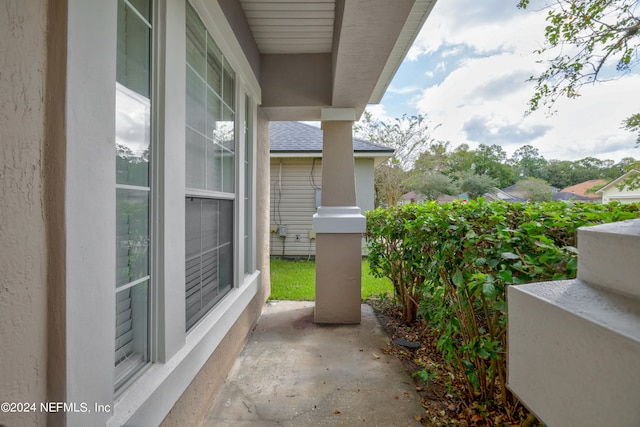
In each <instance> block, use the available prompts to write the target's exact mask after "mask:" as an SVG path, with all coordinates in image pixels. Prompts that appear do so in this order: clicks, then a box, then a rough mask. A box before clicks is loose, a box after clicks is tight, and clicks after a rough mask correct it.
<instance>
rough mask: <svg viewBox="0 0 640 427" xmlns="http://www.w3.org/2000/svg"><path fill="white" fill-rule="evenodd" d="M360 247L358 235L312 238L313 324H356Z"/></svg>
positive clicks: (359, 283) (360, 262)
mask: <svg viewBox="0 0 640 427" xmlns="http://www.w3.org/2000/svg"><path fill="white" fill-rule="evenodd" d="M360 243H361V234H360V233H319V234H317V235H316V305H315V312H314V322H315V323H330V324H357V323H360V319H361V312H360V310H361V307H360V305H361V298H362V297H361V282H362V268H361V267H362V255H361V247H360Z"/></svg>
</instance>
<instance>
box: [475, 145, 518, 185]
mask: <svg viewBox="0 0 640 427" xmlns="http://www.w3.org/2000/svg"><path fill="white" fill-rule="evenodd" d="M506 160H507V153H506V152H505V151H504V150H503V149H502V147H501V146H499V145H495V144H494V145H485V144H480V145H479V146H478V149H477V150H476V151H475V152H474V155H473V167H472V168H473V172H474V173H475V174H476V175H487V176H489V177H491V178H493V179H494V180H495V181H496V184H495V186H498V187H507V186H509V185H511V184H513V182H514V181H515V179H514V174H513V169H512V168H511V166H509V165H507V164H506Z"/></svg>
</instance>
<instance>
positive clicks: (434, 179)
mask: <svg viewBox="0 0 640 427" xmlns="http://www.w3.org/2000/svg"><path fill="white" fill-rule="evenodd" d="M414 188H415V189H416V190H417V191H418V192H419V193H420V194H422V195H424V196H425V197H426V198H427V199H429V200H436V199H437V198H438V197H439V196H441V195H443V194H449V195H454V194H458V193H459V192H460V188H459V187H458V185H457V184H456V183H455V182H454V181H453V180H452V179H451V178H450V177H448V176H446V175H443V174H441V173H437V172H436V173H431V174H427V175H423V176H421V177H420V180H419V182H418V183H417V184H416V185H415V187H414Z"/></svg>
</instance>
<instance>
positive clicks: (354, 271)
mask: <svg viewBox="0 0 640 427" xmlns="http://www.w3.org/2000/svg"><path fill="white" fill-rule="evenodd" d="M354 121H355V110H354V109H352V108H328V109H324V110H323V111H322V130H323V131H324V136H323V143H322V144H323V147H322V198H321V201H320V204H321V206H320V207H319V208H318V213H317V214H315V215H314V216H313V228H314V231H315V232H316V306H315V317H314V319H315V322H316V323H360V294H361V291H360V287H361V279H362V272H361V260H362V255H361V236H362V233H364V232H365V228H366V221H365V217H364V216H363V215H362V214H361V213H360V208H358V207H357V206H356V187H355V166H354V160H353V131H352V128H353V122H354Z"/></svg>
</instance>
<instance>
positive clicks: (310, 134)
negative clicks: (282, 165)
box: [269, 122, 393, 154]
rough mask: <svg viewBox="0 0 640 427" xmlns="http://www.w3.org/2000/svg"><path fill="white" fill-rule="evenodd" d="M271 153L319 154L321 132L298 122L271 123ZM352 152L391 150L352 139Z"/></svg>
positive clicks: (384, 151)
mask: <svg viewBox="0 0 640 427" xmlns="http://www.w3.org/2000/svg"><path fill="white" fill-rule="evenodd" d="M269 126H270V134H271V148H270V150H271V153H321V152H322V130H321V129H320V128H317V127H315V126H311V125H308V124H306V123H300V122H271V123H270V124H269ZM353 151H354V152H356V153H361V152H373V153H379V154H391V153H393V149H392V148H390V147H385V146H384V145H379V144H374V143H373V142H369V141H365V140H362V139H358V138H353Z"/></svg>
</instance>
